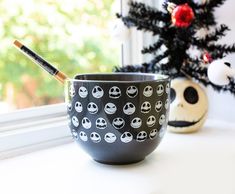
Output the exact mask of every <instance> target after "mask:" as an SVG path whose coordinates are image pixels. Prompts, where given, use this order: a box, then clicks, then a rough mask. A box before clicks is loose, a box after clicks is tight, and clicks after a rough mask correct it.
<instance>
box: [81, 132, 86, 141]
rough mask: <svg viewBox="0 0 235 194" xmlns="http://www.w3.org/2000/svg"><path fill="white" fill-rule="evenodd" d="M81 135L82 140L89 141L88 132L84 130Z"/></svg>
mask: <svg viewBox="0 0 235 194" xmlns="http://www.w3.org/2000/svg"><path fill="white" fill-rule="evenodd" d="M79 137H80V139H81V140H82V141H87V140H88V137H87V134H86V133H85V132H84V131H81V132H80V133H79Z"/></svg>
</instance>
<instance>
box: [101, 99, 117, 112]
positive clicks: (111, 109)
mask: <svg viewBox="0 0 235 194" xmlns="http://www.w3.org/2000/svg"><path fill="white" fill-rule="evenodd" d="M104 111H105V112H106V113H107V114H109V115H112V114H114V113H115V112H116V111H117V107H116V105H115V104H114V103H112V102H109V103H107V104H106V105H105V106H104Z"/></svg>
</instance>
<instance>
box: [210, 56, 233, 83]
mask: <svg viewBox="0 0 235 194" xmlns="http://www.w3.org/2000/svg"><path fill="white" fill-rule="evenodd" d="M207 75H208V78H209V80H210V81H211V82H212V83H213V84H215V85H219V86H224V85H228V84H229V78H231V77H233V76H235V70H234V69H232V68H231V67H230V63H229V62H228V61H225V60H222V59H220V60H215V61H213V62H212V63H211V64H210V65H209V67H208V70H207Z"/></svg>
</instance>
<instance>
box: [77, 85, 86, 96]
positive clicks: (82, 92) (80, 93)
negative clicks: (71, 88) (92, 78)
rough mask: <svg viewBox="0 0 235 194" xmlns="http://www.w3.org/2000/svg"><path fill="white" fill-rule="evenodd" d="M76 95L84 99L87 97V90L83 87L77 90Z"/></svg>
mask: <svg viewBox="0 0 235 194" xmlns="http://www.w3.org/2000/svg"><path fill="white" fill-rule="evenodd" d="M78 95H79V96H80V97H81V98H86V97H87V95H88V91H87V89H86V88H85V87H84V86H81V87H80V88H79V90H78Z"/></svg>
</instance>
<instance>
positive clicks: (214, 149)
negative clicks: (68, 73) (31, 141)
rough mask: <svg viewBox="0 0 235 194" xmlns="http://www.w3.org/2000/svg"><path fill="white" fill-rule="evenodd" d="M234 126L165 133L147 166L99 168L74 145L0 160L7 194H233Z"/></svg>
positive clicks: (214, 124)
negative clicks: (185, 132)
mask: <svg viewBox="0 0 235 194" xmlns="http://www.w3.org/2000/svg"><path fill="white" fill-rule="evenodd" d="M234 137H235V124H230V123H225V122H219V121H213V120H210V121H208V122H207V123H206V125H205V127H204V128H203V129H202V130H201V131H199V132H198V133H194V134H184V135H179V134H173V133H169V132H168V133H166V136H165V137H164V139H163V141H162V143H161V144H160V146H159V147H158V148H157V149H156V151H155V152H154V153H152V154H151V155H150V156H149V157H147V158H146V159H145V161H143V162H140V163H137V164H134V165H126V166H109V165H102V164H98V163H96V162H94V161H92V160H91V159H90V157H89V156H88V155H86V154H85V153H84V152H83V151H82V150H81V149H80V148H79V147H78V146H77V145H76V144H75V143H70V144H66V145H62V146H58V147H54V148H50V149H47V150H41V151H37V152H33V153H30V154H26V155H22V156H19V157H15V158H11V159H7V160H2V161H0V172H1V173H0V183H1V187H0V193H4V194H15V193H22V194H32V193H34V194H42V193H43V194H51V193H55V194H67V193H69V194H77V193H81V194H88V193H89V194H93V193H97V194H110V193H112V194H120V193H122V194H173V193H174V194H189V193H190V194H198V193H200V194H212V193H213V194H221V193H224V194H234V193H235V185H234V180H235V165H234V164H235V141H234Z"/></svg>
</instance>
